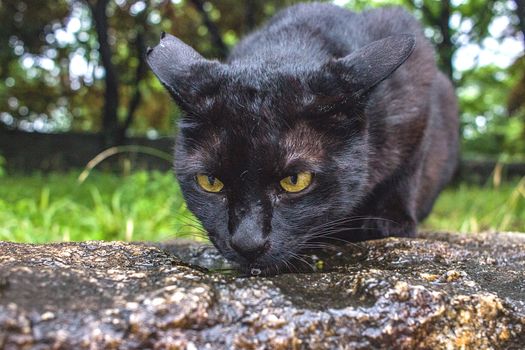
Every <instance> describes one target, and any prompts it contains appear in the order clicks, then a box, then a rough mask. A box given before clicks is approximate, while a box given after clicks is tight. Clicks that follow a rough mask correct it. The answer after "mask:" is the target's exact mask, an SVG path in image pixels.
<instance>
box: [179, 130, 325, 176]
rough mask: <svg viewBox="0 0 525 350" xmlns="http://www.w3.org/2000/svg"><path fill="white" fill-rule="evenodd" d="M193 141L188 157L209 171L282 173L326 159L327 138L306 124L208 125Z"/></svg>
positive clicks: (196, 134) (316, 163) (314, 164)
mask: <svg viewBox="0 0 525 350" xmlns="http://www.w3.org/2000/svg"><path fill="white" fill-rule="evenodd" d="M197 128H198V127H197ZM193 137H194V138H195V139H194V140H193V142H191V143H188V144H191V146H189V147H190V149H188V150H187V151H188V154H189V155H191V156H192V157H193V158H195V159H198V162H200V163H201V165H202V166H203V167H205V168H221V169H229V170H230V171H238V172H244V171H246V170H247V169H253V170H254V171H262V170H265V169H266V170H267V171H270V172H271V171H273V172H280V171H284V170H285V169H287V168H288V167H290V166H292V165H294V164H298V163H300V164H303V165H308V166H310V167H316V166H318V165H319V164H320V163H321V162H322V160H323V157H324V156H325V151H324V148H323V142H324V136H323V134H322V133H321V132H319V131H318V130H316V129H315V128H314V127H312V126H311V125H309V124H308V123H306V122H304V121H295V122H294V123H293V124H291V125H290V124H289V122H285V123H281V124H280V123H275V121H274V122H273V123H267V122H266V123H265V121H264V120H259V121H258V123H257V122H255V123H244V124H243V123H240V124H239V123H237V124H228V123H222V124H220V125H217V126H215V127H214V126H212V125H208V126H206V127H205V128H202V129H201V130H200V132H197V133H195V134H194V136H193Z"/></svg>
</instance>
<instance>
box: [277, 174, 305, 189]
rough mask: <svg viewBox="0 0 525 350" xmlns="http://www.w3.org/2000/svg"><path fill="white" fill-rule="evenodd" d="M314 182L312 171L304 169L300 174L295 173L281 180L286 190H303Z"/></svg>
mask: <svg viewBox="0 0 525 350" xmlns="http://www.w3.org/2000/svg"><path fill="white" fill-rule="evenodd" d="M311 183H312V173H310V172H307V171H303V172H300V173H298V174H294V175H291V176H288V177H285V178H284V179H282V180H281V182H280V184H281V187H282V188H283V189H284V190H285V191H286V192H292V193H294V192H301V191H302V190H304V189H305V188H307V187H308V186H310V184H311Z"/></svg>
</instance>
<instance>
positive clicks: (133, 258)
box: [0, 234, 525, 350]
mask: <svg viewBox="0 0 525 350" xmlns="http://www.w3.org/2000/svg"><path fill="white" fill-rule="evenodd" d="M316 255H317V256H316V257H313V258H312V259H310V260H311V263H312V265H313V266H315V267H316V270H317V271H315V272H309V273H304V272H296V273H285V274H281V275H277V276H273V277H251V278H246V277H242V276H238V275H235V273H231V272H228V271H227V270H224V268H225V267H226V266H227V265H226V264H225V262H224V261H223V260H222V259H221V257H220V256H219V255H218V253H217V252H216V251H215V250H214V249H213V248H211V247H208V246H203V245H199V244H196V243H173V244H171V243H166V244H162V245H158V246H156V247H154V246H146V245H140V244H126V243H104V242H85V243H67V244H51V245H24V244H13V243H0V348H1V349H39V350H41V349H230V348H234V349H327V348H331V349H332V348H333V349H335V348H344V349H523V348H524V346H525V345H524V344H525V234H483V235H476V236H474V235H473V236H461V235H448V234H423V235H422V236H421V237H420V238H418V239H412V240H409V239H386V240H380V241H373V242H366V243H361V244H360V245H359V246H346V247H340V248H337V250H331V251H326V252H324V253H319V252H317V253H316Z"/></svg>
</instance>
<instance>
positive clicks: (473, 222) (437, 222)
mask: <svg viewBox="0 0 525 350" xmlns="http://www.w3.org/2000/svg"><path fill="white" fill-rule="evenodd" d="M421 229H424V230H442V231H459V232H472V233H477V232H481V231H519V232H525V177H523V178H522V179H521V181H519V182H517V181H516V182H512V183H502V184H500V185H498V186H494V185H492V184H491V185H486V186H483V187H481V186H474V185H467V184H461V185H460V186H458V187H456V188H449V189H447V190H445V191H444V192H443V193H442V194H441V196H440V197H439V198H438V200H437V202H436V204H435V206H434V210H433V211H432V214H431V215H430V216H429V218H428V219H427V220H426V221H425V222H424V223H423V224H422V225H421Z"/></svg>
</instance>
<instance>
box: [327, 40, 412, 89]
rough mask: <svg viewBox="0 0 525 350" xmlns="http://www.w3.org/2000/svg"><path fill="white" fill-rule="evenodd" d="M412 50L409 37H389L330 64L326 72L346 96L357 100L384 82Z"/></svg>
mask: <svg viewBox="0 0 525 350" xmlns="http://www.w3.org/2000/svg"><path fill="white" fill-rule="evenodd" d="M415 46H416V38H415V36H414V35H412V34H398V35H393V36H389V37H386V38H383V39H380V40H377V41H374V42H372V43H370V44H368V45H365V46H363V47H362V48H360V49H358V50H356V51H354V52H353V53H351V54H350V55H348V56H346V57H342V58H339V59H337V60H334V61H332V62H330V64H329V65H328V68H329V70H330V71H331V72H332V73H333V74H335V75H336V76H338V77H339V79H341V80H342V81H343V82H344V85H345V86H346V88H347V91H348V92H349V93H352V94H353V95H354V96H355V97H360V96H362V95H364V94H366V92H367V91H369V90H370V89H371V88H373V87H374V86H376V85H377V84H379V83H380V82H381V81H383V80H385V79H387V78H388V77H389V76H390V75H391V74H392V73H393V72H394V71H395V70H396V69H397V68H398V67H399V66H401V65H402V64H403V63H404V62H405V61H406V60H407V59H408V57H410V55H411V54H412V51H413V50H414V48H415Z"/></svg>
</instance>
